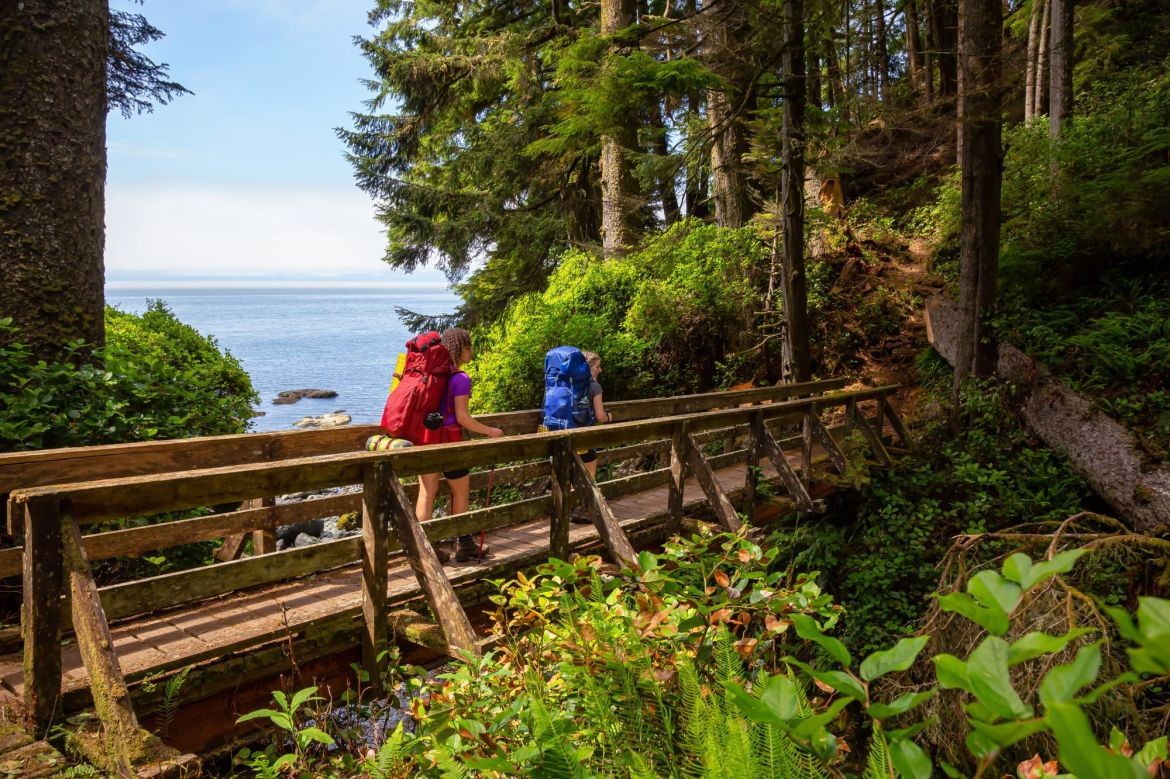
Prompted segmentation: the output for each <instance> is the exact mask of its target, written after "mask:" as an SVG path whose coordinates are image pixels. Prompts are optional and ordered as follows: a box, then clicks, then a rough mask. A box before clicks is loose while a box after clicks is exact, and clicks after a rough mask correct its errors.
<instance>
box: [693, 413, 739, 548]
mask: <svg viewBox="0 0 1170 779" xmlns="http://www.w3.org/2000/svg"><path fill="white" fill-rule="evenodd" d="M684 441H685V446H686V451H687V463H688V465H689V466H690V469H691V472H692V473H694V474H695V479H696V480H697V481H698V482H699V486H700V487H702V488H703V494H704V495H706V496H707V500H708V501H709V502H710V503H711V508H713V509H714V510H715V516H716V517H718V519H719V524H721V525H723V528H724V529H725V530H730V531H732V532H735V531H736V530H739V529H740V528H741V527H742V526H743V523H742V522H740V521H739V515H738V514H736V513H735V506H733V505H732V503H731V501H730V500H729V499H728V497H727V495H726V494H724V492H723V489H722V488H721V487H720V486H719V482H718V481H717V480H716V478H715V472H714V471H713V470H711V464H710V463H709V462H707V459H706V458H705V457H703V450H702V449H700V448H699V445H698V444H697V443H695V439H694V438H693V437H692V436H691V435H690V434H689V433H688V434H687V435H686V437H685V439H684Z"/></svg>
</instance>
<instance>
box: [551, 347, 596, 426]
mask: <svg viewBox="0 0 1170 779" xmlns="http://www.w3.org/2000/svg"><path fill="white" fill-rule="evenodd" d="M592 378H593V376H592V374H591V373H590V372H589V363H588V362H587V361H586V360H585V355H584V354H582V353H581V350H580V349H578V348H577V347H575V346H558V347H557V348H555V349H550V350H549V352H548V354H546V355H545V356H544V420H543V424H544V426H545V427H546V428H548V429H549V430H567V429H569V428H571V427H584V426H586V425H592V424H593V423H594V422H595V421H596V420H595V418H594V416H593V407H592V406H591V405H590V403H589V380H590V379H592Z"/></svg>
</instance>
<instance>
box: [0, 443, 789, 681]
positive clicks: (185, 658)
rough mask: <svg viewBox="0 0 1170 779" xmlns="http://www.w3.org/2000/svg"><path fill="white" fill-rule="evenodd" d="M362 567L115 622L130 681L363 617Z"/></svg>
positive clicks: (521, 530)
mask: <svg viewBox="0 0 1170 779" xmlns="http://www.w3.org/2000/svg"><path fill="white" fill-rule="evenodd" d="M785 454H786V455H787V457H788V460H789V462H790V463H791V464H792V466H793V468H794V469H797V470H799V468H800V454H799V452H786V453H785ZM761 467H762V469H763V474H764V476H765V478H766V479H768V480H774V479H775V478H776V477H777V474H776V471H775V469H774V468H773V467H772V465H771V463H768V462H767V460H766V459H765V460H763V461H761ZM715 474H716V478H717V480H718V482H719V484H720V486H721V487H722V489H723V490H724V492H725V493H726V494H727V495H728V496H738V495H740V494H741V493H742V492H743V489H744V480H745V476H746V467H745V466H744V465H742V464H740V465H736V466H731V467H726V468H722V469H720V470H718V471H716V472H715ZM668 495H669V491H668V487H667V486H665V485H663V486H659V487H653V488H650V489H647V490H645V491H643V492H638V493H633V494H630V495H626V496H624V497H621V498H616V499H613V500H611V501H610V502H609V505H610V508H611V509H612V510H613V512H614V515H615V516H616V517H617V518H618V519H619V520H620V522H621V524H622V526H623V527H624V528H626V529H627V532H629V531H630V530H636V529H638V528H640V527H646V526H649V525H653V524H655V523H657V522H660V521H662V519H663V518H664V516H665V513H666V508H667V502H668ZM685 496H686V507H687V508H688V509H693V508H695V507H699V506H704V505H706V498H705V497H704V495H703V492H702V490H701V488H700V487H699V485H698V483H697V482H696V481H695V480H694V479H693V478H691V479H689V480H688V481H687V484H686V488H685ZM548 542H549V522H548V519H547V518H541V519H538V520H534V521H531V522H526V523H523V524H519V525H514V526H509V527H505V528H501V529H498V530H494V531H490V532H489V533H488V534H487V540H486V542H485V543H486V545H487V546H489V547H491V550H492V552H493V555H492V556H491V557H490V558H488V559H487V560H486V561H484V562H483V563H481V564H457V563H450V564H448V565H447V566H445V567H444V570H445V571H446V573H447V575H448V577H449V578H450V579H451V581H452V582H453V583H454V584H456V585H459V584H466V583H470V582H474V581H476V580H479V579H483V578H490V577H498V576H506V575H507V573H508V572H509V571H512V570H516V569H518V568H521V567H523V566H525V565H531V564H533V563H535V562H538V561H540V560H543V559H545V558H546V557H547V555H548ZM570 543H571V546H572V548H573V549H574V550H584V549H590V548H596V547H597V546H598V534H597V530H596V528H595V527H594V526H593V525H573V526H572V527H571V530H570ZM388 591H389V601H390V602H391V603H402V602H405V601H410V600H414V599H417V598H419V597H420V596H421V590H420V587H419V584H418V580H417V579H416V577H415V576H414V574H413V572H412V571H411V569H410V567H409V565H408V564H407V562H406V559H405V558H404V557H403V556H402V554H401V553H397V554H393V555H391V556H390V558H389V586H388ZM361 601H362V596H361V568H360V566H359V565H356V564H355V565H348V566H344V567H341V568H337V569H334V570H332V571H327V572H324V573H321V574H318V575H316V576H313V577H310V578H306V579H299V580H293V581H288V582H284V583H281V584H279V585H276V586H267V587H263V588H258V589H256V590H252V591H247V592H240V593H236V594H234V595H231V596H227V597H222V598H217V599H213V600H208V601H205V602H203V603H200V604H196V605H195V606H194V607H193V608H188V609H184V610H172V611H169V612H162V613H156V614H150V615H145V616H142V617H138V618H134V619H130V620H127V621H124V622H121V623H116V624H114V625H111V633H112V635H113V639H114V646H115V651H116V653H117V656H118V660H119V662H120V665H121V668H122V671H123V673H124V674H125V676H126V678H127V680H128V681H131V682H133V681H134V680H141V679H143V678H145V677H148V676H150V675H151V674H156V673H160V672H165V671H168V670H174V669H178V668H182V667H185V666H188V665H192V664H195V663H199V662H202V661H206V660H210V659H213V658H220V657H223V656H225V655H228V654H231V653H233V652H241V651H244V650H248V649H251V648H255V647H258V646H261V645H265V644H270V643H271V642H273V641H283V640H287V639H288V638H290V637H291V636H294V635H296V634H298V633H302V632H303V631H305V630H307V629H308V628H309V627H311V626H312V625H314V624H318V623H321V622H323V621H324V620H327V619H336V618H337V617H339V616H341V615H343V614H346V613H352V614H353V615H355V617H356V616H357V615H358V614H360V612H361ZM62 670H63V690H62V692H63V693H69V692H72V691H77V690H82V689H84V688H86V687H87V686H88V684H89V676H88V674H87V673H86V670H85V666H84V665H83V664H82V661H81V656H80V652H79V650H78V647H77V645H76V644H75V643H72V642H71V643H70V644H68V645H66V646H65V648H64V651H63V668H62ZM0 680H2V683H3V685H4V686H5V687H6V688H8V689H9V690H11V691H13V692H14V693H16V694H17V695H20V694H22V692H23V688H24V681H23V670H22V665H21V655H20V654H12V655H7V656H3V657H0Z"/></svg>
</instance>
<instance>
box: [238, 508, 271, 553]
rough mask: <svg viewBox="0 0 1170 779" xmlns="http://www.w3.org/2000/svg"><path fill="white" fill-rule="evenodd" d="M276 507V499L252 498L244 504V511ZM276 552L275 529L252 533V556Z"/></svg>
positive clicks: (263, 529)
mask: <svg viewBox="0 0 1170 779" xmlns="http://www.w3.org/2000/svg"><path fill="white" fill-rule="evenodd" d="M275 505H276V498H275V497H272V496H266V497H263V498H253V499H251V500H249V501H246V502H245V503H244V508H245V509H264V508H272V507H274V506H275ZM275 551H276V529H275V528H270V527H263V528H259V529H257V530H253V531H252V556H253V557H256V556H259V555H262V554H271V553H273V552H275Z"/></svg>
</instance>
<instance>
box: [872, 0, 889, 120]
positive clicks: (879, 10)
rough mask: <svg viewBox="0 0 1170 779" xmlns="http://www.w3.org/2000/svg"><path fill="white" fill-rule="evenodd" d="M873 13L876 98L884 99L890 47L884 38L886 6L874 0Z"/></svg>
mask: <svg viewBox="0 0 1170 779" xmlns="http://www.w3.org/2000/svg"><path fill="white" fill-rule="evenodd" d="M873 14H874V16H873V18H874V23H875V24H876V26H877V29H876V30H875V32H876V33H877V77H878V98H879V99H881V100H885V99H886V98H887V97H888V96H889V94H890V47H889V42H888V41H887V40H886V6H885V3H883V2H882V0H874V4H873Z"/></svg>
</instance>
